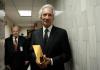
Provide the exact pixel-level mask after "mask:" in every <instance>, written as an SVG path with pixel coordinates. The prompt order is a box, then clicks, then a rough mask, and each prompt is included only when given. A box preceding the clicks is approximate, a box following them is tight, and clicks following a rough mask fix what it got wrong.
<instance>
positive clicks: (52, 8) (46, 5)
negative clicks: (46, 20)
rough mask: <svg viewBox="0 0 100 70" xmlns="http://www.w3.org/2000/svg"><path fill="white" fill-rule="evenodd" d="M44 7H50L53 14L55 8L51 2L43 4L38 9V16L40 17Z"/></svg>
mask: <svg viewBox="0 0 100 70" xmlns="http://www.w3.org/2000/svg"><path fill="white" fill-rule="evenodd" d="M44 8H50V9H51V10H52V12H53V15H55V9H54V7H53V6H52V5H51V4H45V5H44V6H42V7H41V9H40V11H39V18H41V16H42V11H43V9H44Z"/></svg>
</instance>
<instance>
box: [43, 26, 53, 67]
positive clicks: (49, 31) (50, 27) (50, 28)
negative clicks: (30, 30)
mask: <svg viewBox="0 0 100 70" xmlns="http://www.w3.org/2000/svg"><path fill="white" fill-rule="evenodd" d="M52 27H53V25H51V26H49V27H48V28H45V27H44V26H43V38H44V35H45V29H48V38H49V37H50V33H51V30H52ZM50 60H51V65H53V59H52V58H50Z"/></svg>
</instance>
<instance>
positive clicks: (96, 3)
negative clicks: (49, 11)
mask: <svg viewBox="0 0 100 70" xmlns="http://www.w3.org/2000/svg"><path fill="white" fill-rule="evenodd" d="M51 3H52V4H53V5H54V6H55V8H56V9H57V10H62V11H64V13H63V14H61V15H59V16H57V17H56V18H55V23H54V24H55V25H56V26H59V27H61V28H64V29H66V30H67V32H68V35H69V39H70V42H71V48H72V52H73V60H74V70H100V31H99V30H100V0H55V2H54V1H53V0H52V2H51ZM66 68H67V67H66ZM66 70H67V69H66ZM69 70H70V68H69Z"/></svg>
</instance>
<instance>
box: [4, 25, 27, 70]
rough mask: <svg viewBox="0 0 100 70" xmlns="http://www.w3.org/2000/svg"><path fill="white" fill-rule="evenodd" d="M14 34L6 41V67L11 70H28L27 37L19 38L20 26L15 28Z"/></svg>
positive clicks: (13, 29) (13, 28)
mask: <svg viewBox="0 0 100 70" xmlns="http://www.w3.org/2000/svg"><path fill="white" fill-rule="evenodd" d="M11 31H12V34H11V36H10V37H8V38H6V39H5V66H6V69H10V70H26V68H25V59H26V57H25V56H26V55H25V41H26V39H25V37H23V36H19V31H20V29H19V26H13V27H12V29H11Z"/></svg>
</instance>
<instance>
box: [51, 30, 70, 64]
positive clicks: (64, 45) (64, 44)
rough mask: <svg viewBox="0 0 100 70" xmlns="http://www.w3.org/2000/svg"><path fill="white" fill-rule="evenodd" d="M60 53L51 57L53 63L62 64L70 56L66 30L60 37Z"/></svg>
mask: <svg viewBox="0 0 100 70" xmlns="http://www.w3.org/2000/svg"><path fill="white" fill-rule="evenodd" d="M60 47H61V49H60V50H61V54H59V55H58V56H55V57H53V65H56V64H62V63H64V62H67V61H69V60H70V58H71V49H70V44H69V40H68V35H67V32H66V31H64V32H63V35H62V39H61V46H60Z"/></svg>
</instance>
